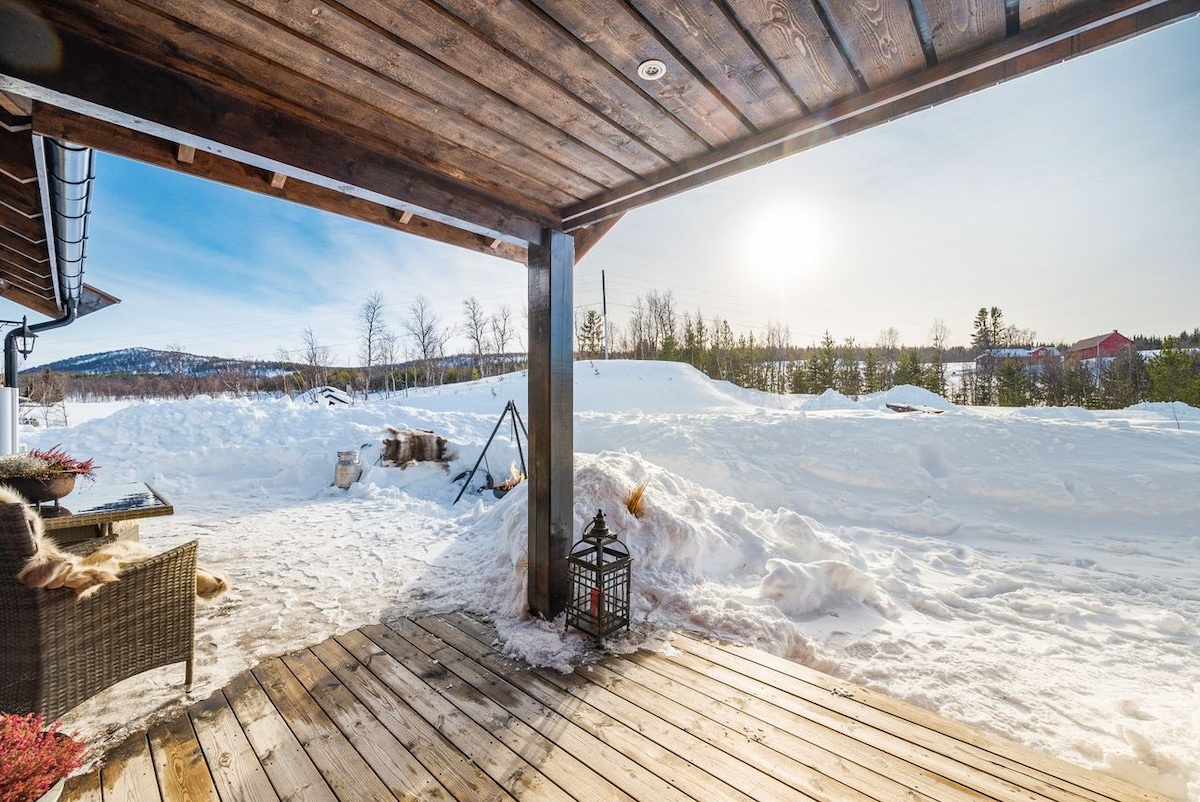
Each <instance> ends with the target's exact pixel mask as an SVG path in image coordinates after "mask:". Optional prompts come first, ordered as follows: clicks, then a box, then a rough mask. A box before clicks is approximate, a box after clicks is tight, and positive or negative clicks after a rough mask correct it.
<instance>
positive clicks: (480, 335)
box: [463, 295, 488, 378]
mask: <svg viewBox="0 0 1200 802" xmlns="http://www.w3.org/2000/svg"><path fill="white" fill-rule="evenodd" d="M463 318H464V321H465V322H464V325H465V327H466V334H467V339H468V340H470V341H471V347H472V348H474V349H475V368H476V370H478V371H479V376H480V378H482V377H484V376H486V375H487V371H486V369H485V366H484V363H483V359H484V352H485V351H486V350H487V337H488V331H487V330H488V319H487V316H486V315H485V314H484V313H483V305H482V304H481V303H479V299H478V298H476V297H475V296H474V295H472V296H471V297H470V298H468V299H467V300H465V301H463Z"/></svg>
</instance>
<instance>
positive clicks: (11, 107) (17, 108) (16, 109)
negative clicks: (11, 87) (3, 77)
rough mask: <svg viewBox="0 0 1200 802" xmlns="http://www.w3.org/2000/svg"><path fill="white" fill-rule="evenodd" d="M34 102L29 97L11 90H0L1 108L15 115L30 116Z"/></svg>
mask: <svg viewBox="0 0 1200 802" xmlns="http://www.w3.org/2000/svg"><path fill="white" fill-rule="evenodd" d="M32 102H33V101H31V100H30V99H29V98H27V97H21V96H20V95H14V94H11V93H9V92H0V110H3V111H5V112H7V113H8V114H11V115H12V116H13V117H28V116H29V109H30V108H31V103H32Z"/></svg>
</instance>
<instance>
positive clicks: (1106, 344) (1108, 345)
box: [1067, 329, 1134, 359]
mask: <svg viewBox="0 0 1200 802" xmlns="http://www.w3.org/2000/svg"><path fill="white" fill-rule="evenodd" d="M1126 350H1128V351H1132V350H1134V346H1133V340H1131V339H1129V338H1128V337H1126V336H1125V335H1124V334H1122V333H1121V332H1119V331H1117V330H1116V329H1113V330H1112V332H1111V333H1109V334H1097V335H1096V336H1095V337H1088V338H1087V339H1086V340H1080V341H1079V342H1077V343H1075V344H1074V345H1072V346H1071V347H1070V349H1068V350H1067V357H1068V358H1070V359H1099V358H1101V357H1112V356H1116V355H1117V354H1119V353H1120V352H1121V351H1126Z"/></svg>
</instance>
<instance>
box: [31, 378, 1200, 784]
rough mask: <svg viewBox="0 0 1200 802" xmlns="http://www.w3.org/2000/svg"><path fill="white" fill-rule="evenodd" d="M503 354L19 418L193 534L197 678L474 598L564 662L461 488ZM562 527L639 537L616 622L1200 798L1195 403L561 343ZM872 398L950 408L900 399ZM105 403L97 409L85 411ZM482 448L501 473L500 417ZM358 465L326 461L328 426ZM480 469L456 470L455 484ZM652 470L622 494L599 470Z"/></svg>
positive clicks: (496, 521)
mask: <svg viewBox="0 0 1200 802" xmlns="http://www.w3.org/2000/svg"><path fill="white" fill-rule="evenodd" d="M525 391H526V381H525V378H524V377H523V376H522V375H520V374H509V375H506V376H502V377H491V378H488V379H485V380H483V381H480V382H475V383H473V384H470V385H456V386H453V387H446V388H440V389H437V390H427V391H413V392H411V393H410V394H409V395H408V396H407V397H394V398H391V399H375V400H372V401H371V402H370V403H366V404H363V403H359V404H358V405H356V406H353V407H348V408H338V409H334V408H328V407H322V406H317V405H311V404H306V403H300V402H291V401H288V400H286V399H284V400H272V401H268V400H259V401H247V400H231V399H207V398H199V399H192V400H190V401H186V402H162V403H144V404H135V405H130V406H128V407H127V408H124V409H119V410H116V411H112V412H111V414H109V415H107V416H101V415H100V413H97V412H95V411H94V410H93V411H92V412H88V411H87V408H86V406H85V407H84V408H77V409H78V411H76V409H72V410H70V414H71V419H72V420H73V421H76V420H77V421H80V422H78V423H76V424H75V425H73V426H72V427H70V428H68V429H55V430H51V431H44V430H43V431H38V430H28V431H25V432H24V433H23V438H24V442H26V443H27V444H28V445H30V446H41V447H45V446H49V445H53V444H55V443H59V442H61V443H62V444H63V445H64V446H65V447H66V448H67V449H68V450H69V451H71V452H72V453H74V454H77V455H80V456H87V457H94V458H95V459H96V462H97V464H99V465H101V466H102V471H101V476H102V478H103V480H104V481H147V482H150V483H151V484H153V485H154V486H155V487H156V488H157V489H158V490H159V491H160V492H162V493H163V495H165V496H166V497H167V498H168V499H169V500H170V501H171V502H172V503H173V504H174V505H175V508H176V514H175V515H174V516H173V517H170V518H160V519H149V520H146V521H144V522H143V523H142V541H143V542H144V543H146V544H147V545H149V546H151V547H152V548H155V549H161V548H167V547H169V546H173V545H175V544H177V543H180V542H183V541H186V540H190V539H193V538H195V539H199V541H200V556H201V561H202V562H203V563H205V564H207V565H210V566H211V567H213V568H215V569H217V570H219V571H223V572H226V573H228V574H229V575H230V576H231V578H232V580H233V583H234V590H233V591H232V592H231V593H230V594H229V595H228V596H226V597H224V598H222V599H220V600H218V601H217V602H215V603H213V604H208V605H202V606H201V607H200V608H199V610H198V614H197V615H198V617H197V673H196V686H195V688H194V690H193V693H192V694H191V697H190V698H191V699H193V700H194V699H198V698H204V697H207V696H208V695H209V694H210V693H211V692H212V691H213V690H214V689H216V688H219V687H221V686H222V685H224V684H225V683H226V682H228V680H229V679H230V678H231V677H232V676H233V675H235V674H236V673H238V672H239V671H241V670H243V669H245V668H246V667H248V666H251V665H254V664H255V663H257V662H259V661H261V660H263V659H265V658H267V657H270V656H274V655H277V654H281V653H284V652H286V651H289V650H292V649H296V648H299V647H302V646H305V645H310V644H313V643H316V642H319V641H321V640H323V639H324V638H327V637H329V636H330V635H332V634H335V633H338V632H343V631H345V630H348V629H351V628H354V627H358V626H361V625H363V624H366V623H369V622H373V621H378V620H381V619H387V618H390V617H393V616H401V615H406V614H411V613H418V612H423V611H432V612H436V611H440V610H447V609H463V610H468V611H471V612H476V613H481V614H484V615H487V616H491V617H493V618H494V619H495V620H496V623H497V628H498V630H499V632H500V634H501V638H502V640H503V641H504V647H505V649H506V650H507V651H508V652H509V653H511V654H514V655H520V656H523V657H525V658H526V659H529V660H531V661H533V662H536V663H538V664H541V665H552V666H557V667H559V668H562V669H564V670H565V669H567V668H569V667H570V665H572V664H573V663H576V662H578V661H579V660H581V659H584V658H586V657H588V656H589V655H590V654H592V647H591V646H590V645H589V644H588V643H587V642H585V641H583V640H582V639H580V638H578V637H577V636H575V635H573V634H572V635H566V634H564V633H563V631H562V625H561V622H557V623H550V624H546V623H541V624H539V623H533V622H529V621H527V620H524V619H523V615H524V612H525V609H526V608H525V571H526V566H527V555H526V524H527V515H526V495H525V488H524V487H523V486H519V487H518V488H517V489H516V490H514V491H512V492H510V493H509V494H508V495H507V496H505V497H504V498H503V499H500V500H496V499H494V498H493V497H492V496H491V494H490V493H486V494H482V495H480V494H477V493H474V492H468V493H467V494H466V495H465V496H464V500H463V501H461V502H459V504H458V505H457V506H455V505H453V504H452V502H453V500H454V497H455V495H456V494H457V493H458V490H459V488H458V486H457V485H455V484H453V483H452V482H451V481H450V477H452V476H454V475H455V474H457V473H458V472H459V471H460V470H465V469H467V468H470V467H471V465H472V464H474V462H475V460H476V458H477V457H478V456H479V452H480V449H481V448H482V447H483V444H484V442H485V441H486V439H487V437H488V435H489V434H490V433H491V432H492V429H493V427H494V426H495V423H496V420H497V418H498V416H499V414H500V411H501V410H502V409H503V407H504V403H505V402H506V401H507V400H508V399H509V398H512V399H515V400H516V401H517V403H518V405H519V406H520V407H521V408H522V409H524V408H525ZM575 392H576V409H577V414H576V426H575V447H576V460H575V466H576V475H575V508H574V518H575V520H574V524H575V532H576V533H579V532H581V531H582V529H583V527H584V526H585V525H586V523H587V522H588V521H589V520H590V519H591V518H592V517H593V516H594V515H595V513H596V510H597V509H602V510H603V511H604V512H605V515H606V517H607V519H608V523H609V526H610V528H612V529H613V530H615V531H616V532H618V533H619V535H620V537H621V538H622V540H623V542H625V543H626V544H627V545H628V547H629V549H630V552H631V553H632V555H633V557H634V559H635V563H634V584H633V597H632V607H633V617H634V627H633V631H632V632H631V633H630V634H629V635H628V636H622V637H620V638H618V639H615V640H614V642H612V643H610V644H609V647H610V648H614V649H620V650H626V649H632V648H635V647H637V646H638V645H650V646H653V645H654V644H656V643H660V642H662V641H663V639H664V638H666V637H667V633H669V631H670V630H673V629H679V628H685V629H690V630H694V631H699V632H704V633H710V634H712V635H714V636H716V637H719V638H725V639H731V640H737V641H741V642H748V643H752V644H754V645H756V646H758V647H759V648H762V649H766V650H769V651H772V652H775V653H777V654H781V655H786V656H788V657H791V658H793V659H796V660H800V661H803V662H805V663H807V664H809V665H812V666H814V667H817V668H820V669H822V670H826V671H830V672H831V673H834V674H837V675H838V676H841V677H844V678H847V679H848V680H850V681H853V682H857V683H861V684H865V685H869V686H872V687H875V688H877V689H879V690H882V691H884V692H886V693H889V694H891V695H893V696H897V697H901V698H904V699H907V700H909V701H913V702H916V703H918V704H922V705H924V706H927V707H929V708H932V709H935V710H938V711H940V712H942V713H944V714H946V715H948V716H951V717H953V718H957V719H960V720H963V721H966V722H969V723H971V724H974V725H977V726H980V727H984V728H987V729H990V730H992V731H995V732H999V733H1001V734H1003V735H1005V736H1008V737H1011V738H1014V739H1015V740H1018V741H1022V742H1024V743H1027V744H1029V745H1031V746H1034V747H1036V748H1038V749H1042V750H1045V751H1048V752H1052V753H1055V754H1058V755H1060V756H1062V757H1066V758H1068V759H1071V760H1074V761H1075V762H1078V763H1082V764H1085V765H1090V766H1095V767H1099V768H1102V769H1104V770H1106V771H1109V772H1112V773H1114V774H1117V775H1119V776H1121V777H1124V778H1126V779H1129V780H1131V781H1133V782H1136V783H1138V784H1141V785H1144V786H1146V787H1149V788H1152V789H1154V790H1158V791H1160V792H1163V793H1165V794H1168V795H1170V796H1172V797H1174V798H1178V799H1192V800H1200V712H1197V711H1200V699H1198V698H1197V696H1198V694H1200V493H1198V492H1197V489H1198V488H1200V439H1198V438H1200V410H1195V409H1193V408H1191V407H1186V406H1183V405H1178V404H1175V405H1167V404H1161V405H1159V404H1142V405H1139V406H1137V407H1135V408H1131V409H1129V410H1122V411H1116V412H1107V411H1095V412H1089V411H1085V410H1080V409H1062V410H1045V409H1039V410H997V409H987V410H976V409H971V408H953V407H950V406H949V405H947V404H945V403H944V402H940V401H939V400H938V399H936V397H933V396H930V395H929V394H927V393H926V392H925V391H922V390H918V389H917V388H896V389H894V390H893V391H891V392H890V393H888V394H884V395H883V396H879V397H871V398H868V399H864V400H863V401H862V402H855V401H853V400H851V399H848V398H845V397H844V396H839V395H837V394H836V393H825V394H823V395H822V396H819V397H811V396H801V397H793V398H779V397H775V396H767V395H765V394H756V393H754V392H752V391H746V390H742V389H740V388H735V387H732V385H727V384H724V383H721V382H712V381H709V380H708V379H706V378H705V377H703V376H702V375H701V374H699V373H697V372H696V371H693V370H692V369H690V368H688V367H686V366H683V365H678V364H669V363H647V362H594V363H591V362H582V363H579V364H577V365H576V375H575ZM886 403H903V404H907V405H912V406H919V407H928V408H931V409H932V408H937V409H948V410H949V411H948V412H947V413H946V414H941V415H930V414H920V413H908V414H897V413H895V412H892V411H890V410H888V409H887V408H886V406H885V404H886ZM105 411H109V410H105ZM389 424H390V425H394V426H397V427H400V428H404V427H409V426H413V427H421V428H429V429H433V430H435V431H437V432H438V433H439V434H441V435H443V436H445V437H447V438H448V439H449V441H450V445H451V448H452V449H453V450H454V451H455V452H456V453H457V461H456V462H455V463H454V464H453V465H451V467H450V471H449V472H448V473H447V472H446V471H443V470H442V469H441V468H439V467H437V466H432V465H422V466H417V467H415V468H411V469H409V470H404V471H401V470H399V469H395V468H383V467H379V466H375V465H373V464H372V463H373V462H374V461H375V458H376V457H377V455H378V441H379V439H380V437H381V436H382V435H383V434H384V427H385V426H386V425H389ZM505 431H506V430H502V433H501V435H500V436H499V437H498V438H497V440H496V443H495V444H494V445H493V449H494V451H492V452H489V454H488V460H489V462H490V464H489V465H487V466H486V467H487V469H488V470H490V471H491V473H492V474H493V475H494V476H500V475H503V474H505V473H506V472H507V470H508V466H509V463H510V461H511V460H513V459H515V458H516V450H515V448H514V447H513V444H512V443H511V442H509V441H508V439H507V437H506V435H505V433H504V432H505ZM364 444H365V445H366V447H365V448H363V449H362V454H363V461H364V463H366V464H367V468H366V470H365V471H364V474H363V477H362V480H361V481H360V482H359V483H358V484H356V485H354V486H352V487H351V488H350V490H349V491H340V490H337V489H335V488H332V487H330V486H329V485H330V481H331V479H332V473H333V463H334V460H335V458H336V452H337V451H339V450H344V449H347V448H359V447H360V446H363V445H364ZM479 483H480V482H479V481H478V480H477V481H476V482H475V483H474V484H476V485H478V484H479ZM641 483H645V484H646V493H645V513H644V515H643V516H642V517H641V518H635V517H633V516H632V515H631V514H630V513H629V511H628V510H627V509H626V508H625V504H624V499H625V497H626V495H627V494H628V493H629V491H630V490H631V489H633V488H634V487H635V486H637V485H638V484H641ZM181 679H182V669H180V670H179V671H175V670H169V671H168V670H162V671H154V672H150V673H148V674H146V675H143V676H141V677H137V678H133V679H131V680H128V681H126V682H124V683H122V684H120V685H118V686H117V687H115V688H113V689H111V690H110V691H107V692H105V693H102V694H100V695H99V696H97V697H96V698H94V699H93V700H90V701H89V702H87V703H85V704H84V705H82V706H80V707H79V708H77V709H76V710H75V711H73V712H72V713H71V714H70V715H69V716H68V718H67V725H68V727H69V728H79V729H81V730H82V733H83V734H84V735H85V736H86V737H88V738H90V739H93V740H94V744H95V747H96V748H97V749H100V748H103V747H104V746H105V745H112V744H113V743H115V741H116V740H117V739H119V738H121V737H122V736H123V734H124V733H125V732H127V731H128V730H129V729H131V728H140V727H144V726H145V725H146V724H147V722H149V721H153V720H156V719H159V718H162V717H164V716H166V715H168V714H170V713H174V712H178V711H179V710H180V709H182V707H183V706H184V705H185V704H186V703H187V702H188V699H185V698H183V696H182V694H181V691H180V680H181Z"/></svg>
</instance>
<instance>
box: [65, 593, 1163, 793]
mask: <svg viewBox="0 0 1200 802" xmlns="http://www.w3.org/2000/svg"><path fill="white" fill-rule="evenodd" d="M492 644H493V633H492V632H491V631H490V630H489V629H488V628H487V627H486V626H485V625H483V624H481V623H479V622H478V621H475V620H474V619H471V618H468V617H466V616H463V615H458V614H451V615H446V616H438V617H434V618H427V619H421V620H417V621H410V620H404V621H401V622H399V623H397V624H394V625H392V626H390V627H389V626H383V625H375V626H367V627H363V628H362V629H360V630H357V631H354V632H350V633H347V634H345V635H341V636H339V637H336V638H331V639H330V640H327V641H325V642H324V643H322V644H320V645H318V646H314V647H313V648H311V649H306V650H304V651H301V652H298V653H296V654H292V655H288V656H286V657H283V658H280V659H274V660H269V661H267V662H265V663H263V664H261V665H260V666H258V667H257V668H255V669H254V670H253V671H251V672H247V673H245V674H243V675H241V676H239V677H237V678H236V679H235V680H234V681H233V682H232V683H230V685H229V686H228V687H226V688H225V689H224V690H222V691H219V692H217V693H215V694H213V696H212V697H211V698H209V699H208V700H206V701H203V702H199V703H197V704H195V705H194V706H193V707H192V708H191V709H190V710H189V711H188V712H187V714H186V715H182V716H180V717H179V718H178V719H176V720H174V721H172V722H170V723H167V724H164V725H161V726H159V727H156V728H155V729H153V730H151V731H150V732H148V733H145V734H142V735H138V736H135V737H133V738H131V739H130V740H129V741H127V742H126V743H124V744H122V745H121V746H120V747H118V748H117V749H115V750H114V751H113V752H112V753H111V754H110V755H109V757H108V759H107V761H106V765H105V766H104V767H103V768H102V769H98V770H96V771H94V772H92V773H90V774H87V775H83V776H80V777H76V778H74V779H73V780H72V781H71V783H70V784H69V785H68V787H67V793H66V794H64V796H63V799H66V800H72V802H76V801H81V800H104V801H105V802H110V801H111V800H117V799H120V800H158V799H162V800H189V802H203V800H218V799H219V800H343V802H351V801H352V802H364V801H366V800H391V799H393V798H398V799H419V800H427V799H428V800H438V799H441V800H452V799H453V800H470V801H471V802H474V801H475V800H506V799H513V798H515V799H537V800H569V799H584V800H598V801H600V800H603V801H604V802H607V801H608V800H629V799H636V800H650V801H652V802H669V801H670V800H703V801H704V802H711V801H712V800H741V802H761V801H762V800H806V799H811V800H831V801H832V800H860V801H864V802H865V801H866V800H877V801H878V802H894V801H895V800H968V799H971V800H983V799H1000V800H1023V801H1026V800H1042V799H1046V800H1056V801H1057V802H1069V801H1070V800H1084V801H1085V802H1104V801H1105V800H1147V801H1149V800H1163V799H1164V798H1163V797H1160V796H1157V795H1155V794H1151V793H1149V792H1146V791H1142V790H1139V789H1136V788H1133V787H1132V786H1129V785H1126V784H1124V783H1122V782H1120V781H1117V780H1115V779H1113V778H1111V777H1108V776H1106V775H1103V774H1097V773H1094V772H1090V771H1086V770H1084V769H1081V768H1079V767H1076V766H1073V765H1071V764H1068V763H1065V762H1063V761H1061V760H1058V759H1056V758H1053V757H1048V756H1046V755H1042V754H1039V753H1037V752H1034V751H1033V750H1030V749H1028V748H1025V747H1022V746H1019V745H1016V744H1013V743H1011V742H1008V741H1005V740H1004V739H1001V738H998V737H996V736H992V735H988V734H985V733H982V732H979V731H977V730H974V729H971V728H969V727H966V726H964V725H961V724H957V723H955V722H953V721H950V720H948V719H945V718H942V717H940V716H937V715H934V714H932V713H930V712H928V711H926V710H922V709H920V708H917V707H913V706H912V705H909V704H905V703H902V702H897V701H895V700H893V699H889V698H888V697H885V696H882V695H880V694H877V693H873V692H870V691H867V690H863V689H861V688H857V687H855V686H851V685H847V684H846V683H843V682H840V681H838V680H837V679H835V678H833V677H830V676H827V675H825V674H820V673H818V672H815V671H812V670H810V669H807V668H804V667H803V666H799V665H796V664H794V663H790V662H788V661H785V660H782V659H779V658H776V657H773V656H771V655H768V654H765V653H763V652H759V651H756V650H753V649H748V648H739V647H732V646H723V645H716V644H712V643H708V642H704V641H701V640H699V639H696V638H693V637H689V636H680V637H678V638H676V639H675V645H676V646H677V647H678V649H679V651H678V653H676V654H674V655H671V656H663V655H660V654H652V653H646V652H640V653H638V654H633V655H627V656H623V657H608V658H606V659H604V660H603V661H601V662H600V663H597V664H593V665H591V666H585V667H582V668H580V669H579V670H578V671H576V672H575V673H574V674H566V675H564V674H560V673H559V672H556V671H552V670H530V669H529V668H528V667H527V666H524V665H521V664H518V663H516V662H514V661H512V660H508V659H506V658H504V657H502V656H500V655H499V654H497V653H496V652H495V651H494V648H493V645H492Z"/></svg>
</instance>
